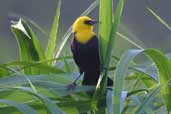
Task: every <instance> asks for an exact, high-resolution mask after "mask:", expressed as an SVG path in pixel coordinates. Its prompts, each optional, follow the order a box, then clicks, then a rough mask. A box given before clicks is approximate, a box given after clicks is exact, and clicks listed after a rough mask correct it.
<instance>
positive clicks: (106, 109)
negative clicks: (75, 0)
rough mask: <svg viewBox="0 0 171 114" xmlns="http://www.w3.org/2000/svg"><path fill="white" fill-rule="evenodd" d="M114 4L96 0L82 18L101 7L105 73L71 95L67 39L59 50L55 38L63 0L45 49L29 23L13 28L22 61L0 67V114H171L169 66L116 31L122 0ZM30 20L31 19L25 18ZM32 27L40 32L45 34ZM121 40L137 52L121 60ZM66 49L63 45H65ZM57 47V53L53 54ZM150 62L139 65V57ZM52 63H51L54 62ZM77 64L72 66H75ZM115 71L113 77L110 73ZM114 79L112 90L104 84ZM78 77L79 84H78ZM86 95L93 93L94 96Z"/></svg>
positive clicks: (163, 58)
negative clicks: (118, 48) (116, 50)
mask: <svg viewBox="0 0 171 114" xmlns="http://www.w3.org/2000/svg"><path fill="white" fill-rule="evenodd" d="M112 4H113V0H108V1H106V0H100V1H99V0H96V1H94V2H93V3H92V4H91V5H90V6H89V7H88V8H87V9H86V10H85V11H84V12H83V13H82V14H81V15H88V14H89V13H90V12H92V11H93V10H94V9H95V8H96V7H97V6H98V5H99V21H100V25H99V40H100V52H101V60H102V63H103V68H104V69H103V72H102V74H101V76H100V79H99V82H98V84H97V86H96V87H95V86H80V85H78V86H77V87H76V88H75V89H74V90H73V91H69V90H68V89H67V86H66V85H67V84H69V83H71V82H72V80H73V79H74V78H75V77H76V76H77V75H78V71H77V69H75V67H73V59H72V57H71V56H68V55H65V54H64V53H63V51H62V50H63V48H65V44H66V43H67V41H68V39H69V38H70V35H71V33H72V32H71V27H70V28H69V29H68V31H67V32H66V33H65V34H64V36H63V39H62V41H59V42H61V43H60V46H59V47H57V46H56V41H57V40H59V36H58V35H57V31H58V29H60V28H58V25H59V19H60V9H61V5H62V0H59V1H58V5H57V10H56V14H55V17H54V22H53V24H52V29H51V32H50V35H47V36H49V41H48V44H47V49H46V51H45V52H43V50H42V47H41V45H40V42H39V41H38V38H37V36H36V34H35V33H34V31H33V30H32V29H31V27H30V26H29V24H28V23H27V22H26V21H25V20H24V19H20V20H19V21H18V22H13V24H12V25H11V30H12V33H13V34H14V36H15V38H16V40H17V42H18V46H19V53H20V60H17V61H12V62H7V63H1V64H0V112H3V113H4V114H23V113H24V114H30V113H31V114H64V113H67V114H77V113H89V114H90V113H96V114H104V113H108V114H119V113H122V114H126V113H130V114H142V113H147V114H153V113H155V114H160V113H163V114H165V113H170V112H171V107H170V106H171V97H170V96H171V87H170V85H171V82H170V81H171V77H170V76H171V70H170V69H171V62H170V58H169V57H168V56H166V54H164V53H162V52H161V51H159V50H157V49H143V47H141V46H140V45H138V44H136V43H135V42H134V41H132V40H131V39H129V38H128V37H126V36H123V35H122V33H121V32H119V31H118V26H119V22H120V19H121V14H122V10H123V9H124V0H119V1H118V5H117V8H116V11H115V12H113V5H112ZM147 10H148V11H149V12H150V13H151V14H152V16H154V17H155V18H156V19H157V20H158V21H159V22H160V23H161V24H163V25H164V26H165V27H166V28H167V29H169V30H170V26H169V25H168V24H167V23H166V22H165V21H164V20H163V19H162V18H161V17H160V16H158V15H157V13H155V12H154V11H153V10H152V9H151V8H149V7H148V8H147ZM29 20H30V19H29ZM30 22H32V23H34V24H33V25H35V26H36V27H38V28H39V30H41V31H44V30H43V29H42V28H41V27H40V26H39V25H38V24H36V23H35V22H34V21H32V20H30ZM117 35H119V36H120V37H121V38H123V39H125V40H126V41H128V42H130V43H131V44H133V45H135V46H136V47H137V48H140V49H128V50H126V51H125V52H124V53H123V54H122V56H121V57H115V55H113V54H112V51H113V47H114V45H115V43H116V42H115V39H116V38H118V37H117ZM66 46H67V45H66ZM56 47H57V51H56V50H55V49H56ZM143 54H144V55H146V56H147V57H148V58H149V60H148V59H146V60H145V61H143V63H141V64H140V63H139V62H137V61H138V60H140V57H142V55H143ZM52 63H53V64H52ZM74 66H75V65H74ZM113 71H114V73H113ZM108 76H110V77H111V78H112V79H113V80H114V85H113V87H112V88H110V89H113V91H112V92H111V90H109V89H107V95H106V88H107V85H106V80H107V77H108ZM81 80H82V79H80V80H79V81H81ZM87 92H94V95H93V98H91V97H90V96H89V95H87V94H86V93H87Z"/></svg>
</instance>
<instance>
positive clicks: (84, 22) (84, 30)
mask: <svg viewBox="0 0 171 114" xmlns="http://www.w3.org/2000/svg"><path fill="white" fill-rule="evenodd" d="M95 23H97V21H94V20H92V19H91V18H90V17H88V16H81V17H79V18H77V19H76V21H75V22H74V24H73V26H72V32H74V33H75V38H76V40H77V41H79V42H80V43H83V44H86V43H87V42H88V41H89V40H90V39H91V38H92V37H93V36H94V35H95V33H94V32H93V25H94V24H95Z"/></svg>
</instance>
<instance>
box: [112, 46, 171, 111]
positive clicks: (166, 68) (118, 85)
mask: <svg viewBox="0 0 171 114" xmlns="http://www.w3.org/2000/svg"><path fill="white" fill-rule="evenodd" d="M142 52H143V53H144V54H146V55H147V56H148V57H149V58H150V59H152V61H153V62H154V63H155V65H156V67H157V72H158V75H159V83H160V84H161V85H165V86H164V87H163V88H162V89H161V91H160V92H161V94H162V96H163V99H164V103H165V106H166V109H167V111H168V112H169V111H170V110H171V107H170V106H171V102H170V101H171V99H170V96H171V88H170V86H169V85H168V84H167V83H168V82H169V83H170V80H171V77H170V76H171V70H170V69H171V63H170V61H169V59H168V58H167V57H166V56H165V54H163V53H161V52H160V51H158V50H155V49H146V50H135V49H132V50H128V51H126V52H125V53H124V54H123V55H122V57H121V59H120V61H119V63H118V65H117V68H116V71H115V76H114V81H115V82H114V86H113V90H114V91H113V96H114V99H113V104H114V106H113V108H114V113H115V114H118V113H120V100H119V99H120V97H121V91H122V88H123V84H124V83H123V82H124V77H125V75H126V72H127V69H128V65H129V63H130V61H132V59H133V58H134V57H135V56H137V55H138V54H140V53H142ZM166 84H167V85H166Z"/></svg>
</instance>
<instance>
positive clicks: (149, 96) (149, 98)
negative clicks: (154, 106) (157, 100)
mask: <svg viewBox="0 0 171 114" xmlns="http://www.w3.org/2000/svg"><path fill="white" fill-rule="evenodd" d="M160 89H161V87H160V86H159V87H157V88H155V89H154V90H153V91H152V92H151V93H150V94H149V95H148V97H147V98H146V99H145V100H144V101H143V102H142V104H141V105H140V106H139V108H138V109H137V111H136V112H135V113H134V114H142V113H143V110H144V108H146V107H147V106H148V104H149V103H150V102H152V100H153V99H154V97H155V96H156V95H157V94H158V93H159V91H160Z"/></svg>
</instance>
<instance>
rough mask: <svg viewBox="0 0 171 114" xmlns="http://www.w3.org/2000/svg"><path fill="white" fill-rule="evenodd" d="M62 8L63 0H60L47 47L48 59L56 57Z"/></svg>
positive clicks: (46, 54)
mask: <svg viewBox="0 0 171 114" xmlns="http://www.w3.org/2000/svg"><path fill="white" fill-rule="evenodd" d="M60 9H61V0H59V1H58V6H57V9H56V15H55V18H54V21H53V25H52V29H51V32H50V36H49V41H48V45H47V49H46V53H45V56H46V58H47V59H52V58H54V53H55V47H56V38H57V32H58V25H59V17H60Z"/></svg>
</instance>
